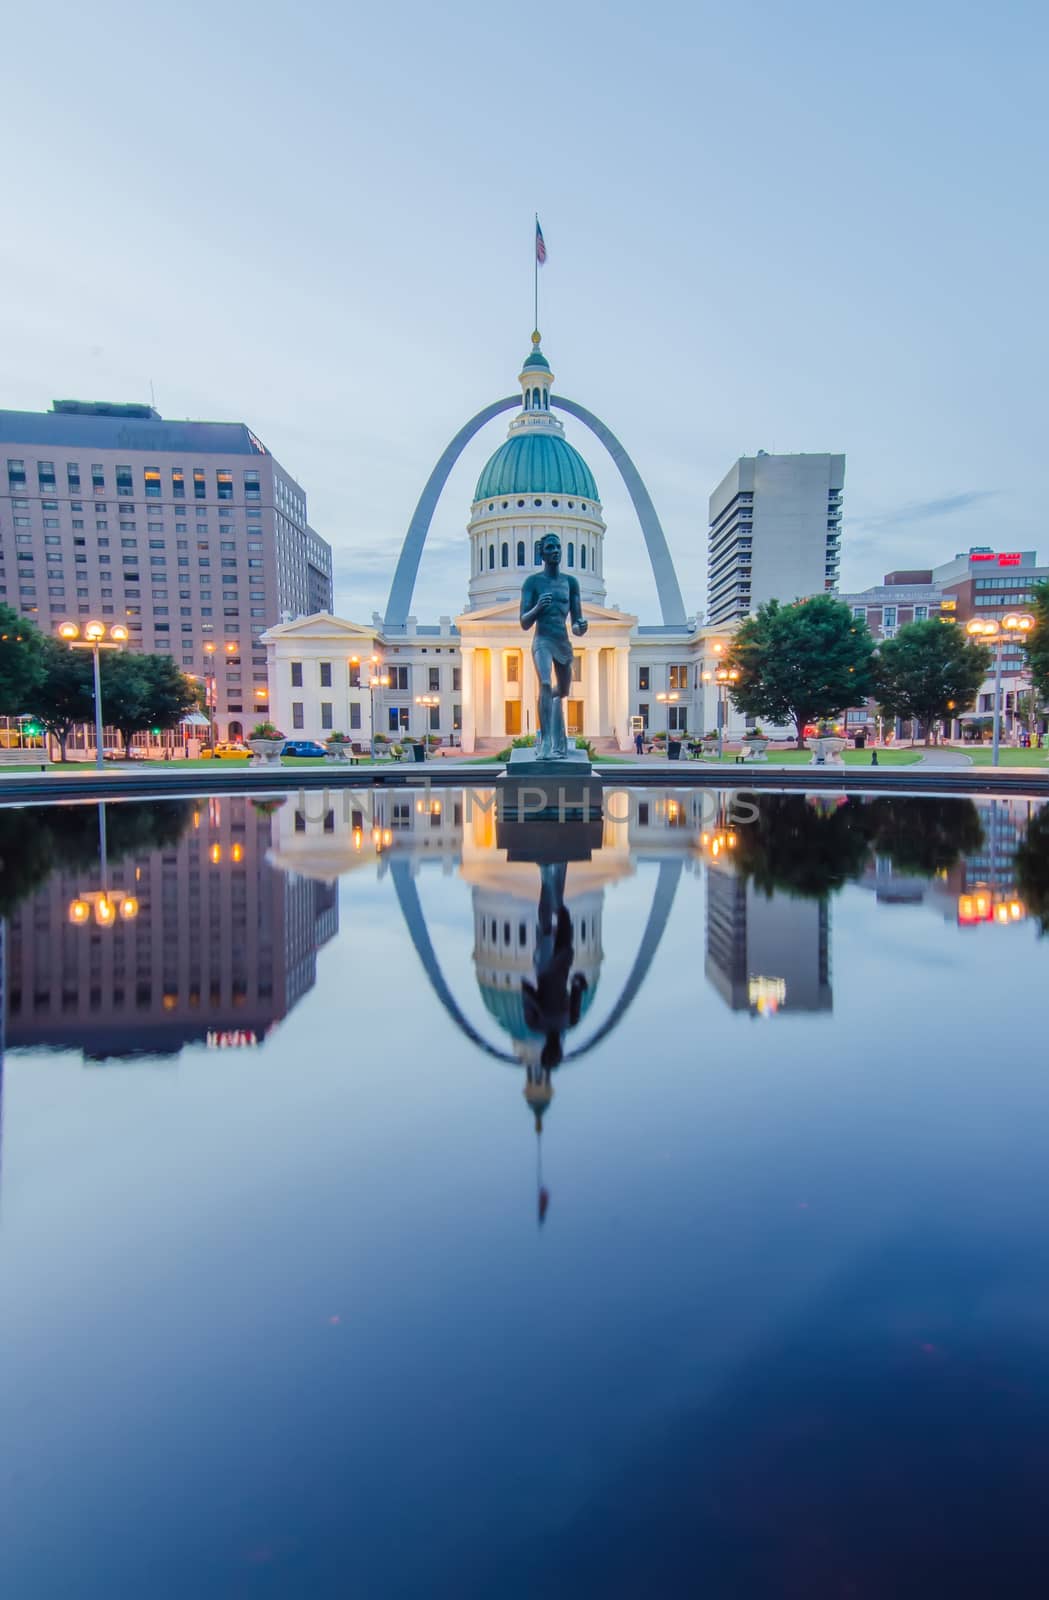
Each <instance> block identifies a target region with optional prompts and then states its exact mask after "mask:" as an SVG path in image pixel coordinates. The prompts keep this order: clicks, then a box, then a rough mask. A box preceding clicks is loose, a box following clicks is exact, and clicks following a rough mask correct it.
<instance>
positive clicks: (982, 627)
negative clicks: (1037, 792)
mask: <svg viewBox="0 0 1049 1600" xmlns="http://www.w3.org/2000/svg"><path fill="white" fill-rule="evenodd" d="M1033 627H1034V618H1033V617H1032V616H1031V615H1030V613H1029V612H1027V611H1009V612H1007V613H1006V614H1005V616H1004V617H1002V619H1001V621H997V620H996V619H995V618H994V617H973V619H972V621H971V622H967V623H966V624H965V631H966V633H967V634H968V635H969V637H970V639H976V640H978V641H979V643H981V644H988V645H991V646H993V648H994V654H995V662H994V721H993V724H992V725H993V729H994V734H993V745H992V752H991V765H992V766H995V767H996V766H997V765H998V750H999V746H1000V744H1001V732H1002V646H1003V645H1004V644H1005V643H1006V642H1007V641H1015V640H1024V639H1026V638H1027V637H1028V635H1029V634H1030V632H1031V629H1032V628H1033Z"/></svg>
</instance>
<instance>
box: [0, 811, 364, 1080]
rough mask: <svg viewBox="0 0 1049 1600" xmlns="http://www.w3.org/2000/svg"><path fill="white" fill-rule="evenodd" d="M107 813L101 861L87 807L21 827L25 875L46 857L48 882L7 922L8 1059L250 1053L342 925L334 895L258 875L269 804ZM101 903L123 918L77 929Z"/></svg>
mask: <svg viewBox="0 0 1049 1600" xmlns="http://www.w3.org/2000/svg"><path fill="white" fill-rule="evenodd" d="M104 809H105V834H104V836H105V842H106V855H107V860H106V862H105V863H103V862H102V861H100V859H99V832H98V828H99V823H98V815H97V812H98V808H96V807H95V806H76V807H61V808H59V807H54V808H50V809H48V810H43V809H42V810H41V811H38V812H36V813H33V814H32V815H31V816H30V817H28V819H27V820H28V822H29V839H30V842H31V847H32V859H33V861H34V863H38V860H39V855H38V852H39V849H40V848H46V849H47V850H48V852H49V853H50V855H51V860H52V864H57V870H55V871H53V872H52V873H51V875H50V877H48V878H47V881H46V882H45V883H44V884H43V886H42V887H40V888H38V889H37V890H36V892H35V893H33V892H32V888H31V886H30V885H29V882H28V877H29V875H28V874H23V875H22V879H21V885H20V886H21V889H22V892H23V898H22V900H21V903H20V904H18V905H17V906H16V907H15V908H14V909H13V911H12V912H11V916H10V923H9V939H8V944H9V954H8V974H7V977H8V985H7V1042H8V1045H9V1046H19V1045H20V1046H27V1045H37V1046H48V1047H52V1048H70V1047H72V1048H76V1049H80V1050H82V1052H83V1054H84V1056H85V1058H86V1059H88V1060H95V1061H101V1060H105V1059H106V1058H108V1057H120V1056H129V1055H136V1054H141V1053H149V1054H153V1055H169V1054H172V1053H174V1052H177V1051H178V1050H180V1049H181V1048H182V1046H183V1045H185V1044H188V1043H191V1042H204V1043H207V1044H209V1045H211V1046H216V1047H224V1046H229V1045H234V1044H235V1045H253V1044H258V1043H259V1042H260V1041H261V1040H262V1039H264V1037H265V1035H266V1034H267V1032H268V1031H269V1030H270V1029H271V1028H272V1027H273V1026H274V1024H275V1023H276V1022H278V1021H279V1020H280V1019H281V1018H282V1017H283V1016H285V1015H286V1014H287V1012H288V1011H289V1010H290V1009H291V1007H292V1006H293V1005H294V1004H295V1003H296V1001H297V1000H299V999H300V998H301V997H302V995H303V994H305V993H306V991H307V990H308V989H309V988H310V987H311V985H312V983H313V981H314V974H315V956H316V951H317V948H318V947H319V946H320V945H322V944H324V943H325V942H326V941H327V940H328V939H330V938H331V937H332V935H333V934H334V933H335V931H336V929H337V927H338V909H337V902H336V898H335V894H334V892H333V891H332V890H331V889H328V888H326V887H325V886H323V885H320V884H314V883H310V882H308V881H306V880H299V879H294V878H290V877H287V876H285V875H283V874H281V873H279V872H274V871H272V870H271V869H270V868H269V866H268V865H267V863H266V852H267V850H268V848H269V843H270V828H271V817H270V813H269V808H268V807H267V806H266V805H265V804H264V805H263V806H262V807H261V808H259V807H257V806H255V805H253V804H252V802H251V801H249V800H248V799H246V798H241V797H232V798H230V797H227V798H223V799H213V800H211V801H207V802H201V803H199V804H198V803H193V802H189V801H186V802H183V801H173V802H167V801H165V802H162V803H150V804H138V803H120V804H109V805H107V806H106V807H105V808H104ZM13 815H15V814H14V813H11V812H0V823H2V822H7V823H8V824H10V820H11V818H12V816H13ZM18 815H19V816H22V817H25V816H26V814H24V813H19V814H18ZM41 841H43V843H41ZM34 872H35V867H34ZM103 891H108V892H109V894H110V896H111V897H112V901H111V903H112V904H114V905H116V906H118V907H120V906H121V905H133V906H134V911H133V913H132V914H131V915H129V916H127V917H125V916H122V915H120V914H119V910H118V913H117V914H115V915H114V916H113V917H112V918H110V919H103V920H102V924H101V925H100V919H99V918H98V917H97V915H95V916H87V917H82V916H80V915H79V912H80V909H81V908H83V907H91V906H96V907H97V905H98V903H99V902H98V897H99V896H100V895H101V894H102V893H103Z"/></svg>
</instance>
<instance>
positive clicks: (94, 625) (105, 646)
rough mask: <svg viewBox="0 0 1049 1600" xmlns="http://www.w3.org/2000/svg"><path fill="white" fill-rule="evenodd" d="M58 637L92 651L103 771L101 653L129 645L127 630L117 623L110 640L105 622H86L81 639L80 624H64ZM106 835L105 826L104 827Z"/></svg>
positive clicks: (97, 749) (97, 738)
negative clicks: (107, 636)
mask: <svg viewBox="0 0 1049 1600" xmlns="http://www.w3.org/2000/svg"><path fill="white" fill-rule="evenodd" d="M58 637H59V638H60V639H64V640H65V642H66V644H67V645H68V646H69V648H70V650H90V651H91V653H92V657H93V663H94V669H95V766H96V767H97V768H98V770H99V772H101V771H102V765H103V761H102V671H101V666H100V657H99V651H101V650H119V649H120V646H121V645H122V644H126V643H127V629H126V628H125V627H124V624H123V623H122V622H117V623H115V624H114V625H113V626H112V627H111V628H110V629H109V638H108V639H107V638H106V625H105V623H104V622H85V623H84V637H83V638H82V639H81V637H80V624H79V623H78V622H63V623H62V624H61V626H60V628H59V630H58ZM102 831H103V833H104V826H103V830H102Z"/></svg>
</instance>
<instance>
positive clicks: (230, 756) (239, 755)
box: [200, 739, 251, 761]
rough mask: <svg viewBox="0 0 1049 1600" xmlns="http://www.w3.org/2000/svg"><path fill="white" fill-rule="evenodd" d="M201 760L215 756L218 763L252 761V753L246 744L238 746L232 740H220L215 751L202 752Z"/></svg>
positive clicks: (205, 750)
mask: <svg viewBox="0 0 1049 1600" xmlns="http://www.w3.org/2000/svg"><path fill="white" fill-rule="evenodd" d="M200 754H201V759H202V760H203V759H208V758H210V757H211V756H214V758H215V760H216V761H237V760H241V759H243V760H245V761H250V759H251V751H250V750H249V749H248V747H247V745H246V744H237V743H236V742H235V741H234V740H232V739H220V740H219V742H218V744H217V745H216V746H215V748H214V750H208V749H204V750H202V751H201V752H200Z"/></svg>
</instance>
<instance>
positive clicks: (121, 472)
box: [117, 466, 135, 500]
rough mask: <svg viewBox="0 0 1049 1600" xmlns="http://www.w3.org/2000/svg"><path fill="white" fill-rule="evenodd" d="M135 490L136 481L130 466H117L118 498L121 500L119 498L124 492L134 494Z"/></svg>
mask: <svg viewBox="0 0 1049 1600" xmlns="http://www.w3.org/2000/svg"><path fill="white" fill-rule="evenodd" d="M134 492H135V482H134V479H133V478H132V476H131V468H130V467H128V466H124V467H120V466H118V467H117V499H118V500H119V498H120V496H121V495H122V494H126V495H133V494H134Z"/></svg>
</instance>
